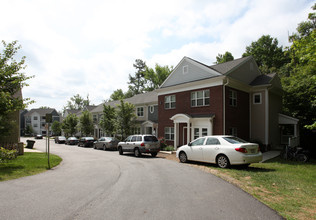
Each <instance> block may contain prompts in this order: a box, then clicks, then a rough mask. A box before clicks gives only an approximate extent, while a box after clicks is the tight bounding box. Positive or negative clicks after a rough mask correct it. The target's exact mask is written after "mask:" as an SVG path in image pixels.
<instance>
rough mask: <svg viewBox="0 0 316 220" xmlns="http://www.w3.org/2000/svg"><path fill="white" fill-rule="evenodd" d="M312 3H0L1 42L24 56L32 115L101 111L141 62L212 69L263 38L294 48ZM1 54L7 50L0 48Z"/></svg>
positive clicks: (168, 0)
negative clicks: (76, 103)
mask: <svg viewBox="0 0 316 220" xmlns="http://www.w3.org/2000/svg"><path fill="white" fill-rule="evenodd" d="M313 4H314V2H313V1H312V0H225V1H222V0H159V1H157V0H154V1H151V0H133V1H128V0H115V1H113V0H112V1H108V0H37V1H36V0H27V1H25V0H1V9H0V10H1V13H0V20H1V25H0V40H4V41H6V42H7V43H9V42H12V41H14V40H17V41H18V43H19V45H21V46H22V48H21V49H20V50H19V52H18V55H17V58H16V59H17V60H18V59H19V56H20V57H21V56H26V65H27V67H26V69H25V70H24V72H25V74H26V75H27V76H34V77H33V78H32V79H29V80H27V83H28V84H29V86H27V87H24V88H23V90H22V92H23V98H31V99H32V100H34V101H35V103H34V104H32V105H29V106H28V109H32V108H39V107H42V106H47V107H50V108H55V109H56V110H57V111H62V110H63V108H64V106H66V105H67V101H69V100H70V98H71V97H73V96H74V95H76V94H79V95H80V96H81V97H83V98H86V97H87V96H88V97H89V100H90V103H91V104H94V105H99V104H101V103H102V102H104V100H107V99H109V98H110V95H111V94H112V93H113V91H115V90H117V89H122V90H123V91H124V92H126V91H127V89H128V76H129V74H131V75H134V74H135V72H136V69H135V68H134V67H133V64H134V63H135V60H136V59H142V60H143V61H145V62H146V64H147V66H148V67H151V68H153V67H154V66H155V64H159V65H161V66H165V65H168V66H173V67H175V66H176V65H177V64H178V63H179V62H180V61H181V59H182V58H183V57H184V56H187V57H190V58H192V59H195V60H197V61H199V62H202V63H204V64H207V65H212V64H213V63H214V62H215V61H216V56H217V55H218V54H224V53H225V52H226V51H229V52H231V53H232V54H233V56H234V57H235V59H237V58H240V57H241V56H242V54H243V53H244V52H245V48H246V46H249V45H250V44H251V42H253V41H256V40H258V39H259V38H260V37H261V36H262V35H268V34H269V35H270V36H271V37H273V38H277V39H278V41H279V46H283V47H286V46H289V45H290V44H289V42H288V35H289V34H292V33H294V32H296V27H297V25H298V24H299V23H300V22H302V21H305V20H307V16H308V13H310V12H312V9H311V7H312V5H313ZM0 50H1V51H2V50H3V45H2V44H1V45H0Z"/></svg>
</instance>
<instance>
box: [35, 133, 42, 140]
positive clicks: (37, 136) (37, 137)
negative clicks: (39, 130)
mask: <svg viewBox="0 0 316 220" xmlns="http://www.w3.org/2000/svg"><path fill="white" fill-rule="evenodd" d="M34 138H35V139H43V135H41V134H37V135H35V137H34Z"/></svg>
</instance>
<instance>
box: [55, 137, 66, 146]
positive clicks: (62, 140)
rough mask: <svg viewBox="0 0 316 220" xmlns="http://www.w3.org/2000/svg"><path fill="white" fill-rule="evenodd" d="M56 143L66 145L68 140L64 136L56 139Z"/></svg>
mask: <svg viewBox="0 0 316 220" xmlns="http://www.w3.org/2000/svg"><path fill="white" fill-rule="evenodd" d="M55 143H57V144H64V143H66V138H65V137H64V136H58V137H55Z"/></svg>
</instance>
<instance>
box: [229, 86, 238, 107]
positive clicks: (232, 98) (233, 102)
mask: <svg viewBox="0 0 316 220" xmlns="http://www.w3.org/2000/svg"><path fill="white" fill-rule="evenodd" d="M229 105H230V106H234V107H236V106H237V92H236V91H234V90H229Z"/></svg>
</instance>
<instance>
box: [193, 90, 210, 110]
mask: <svg viewBox="0 0 316 220" xmlns="http://www.w3.org/2000/svg"><path fill="white" fill-rule="evenodd" d="M207 105H210V90H208V89H207V90H202V91H196V92H191V106H192V107H197V106H207Z"/></svg>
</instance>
